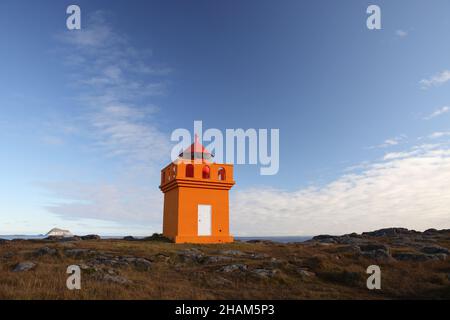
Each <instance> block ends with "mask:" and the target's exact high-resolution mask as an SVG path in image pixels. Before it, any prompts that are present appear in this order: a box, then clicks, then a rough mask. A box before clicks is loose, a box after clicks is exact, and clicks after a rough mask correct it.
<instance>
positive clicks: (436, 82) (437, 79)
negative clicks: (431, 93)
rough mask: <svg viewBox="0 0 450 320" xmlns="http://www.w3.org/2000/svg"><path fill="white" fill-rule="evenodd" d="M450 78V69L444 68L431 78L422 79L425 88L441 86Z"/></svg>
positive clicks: (421, 82)
mask: <svg viewBox="0 0 450 320" xmlns="http://www.w3.org/2000/svg"><path fill="white" fill-rule="evenodd" d="M449 80H450V70H444V71H442V72H439V73H437V74H435V75H433V76H432V77H430V78H427V79H422V80H420V82H419V83H420V84H421V86H422V88H423V89H428V88H430V87H437V86H440V85H442V84H444V83H446V82H447V81H449Z"/></svg>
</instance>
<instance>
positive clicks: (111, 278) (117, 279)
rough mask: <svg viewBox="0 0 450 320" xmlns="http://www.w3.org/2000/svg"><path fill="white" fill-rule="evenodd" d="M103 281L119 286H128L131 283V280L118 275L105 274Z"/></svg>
mask: <svg viewBox="0 0 450 320" xmlns="http://www.w3.org/2000/svg"><path fill="white" fill-rule="evenodd" d="M102 280H103V281H107V282H113V283H118V284H128V283H131V281H130V280H128V279H127V278H125V277H121V276H117V275H111V274H105V275H104V276H103V278H102Z"/></svg>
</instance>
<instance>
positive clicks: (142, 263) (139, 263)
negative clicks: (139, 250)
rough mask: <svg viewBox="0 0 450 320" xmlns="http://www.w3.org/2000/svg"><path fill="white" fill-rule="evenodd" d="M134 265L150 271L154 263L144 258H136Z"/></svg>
mask: <svg viewBox="0 0 450 320" xmlns="http://www.w3.org/2000/svg"><path fill="white" fill-rule="evenodd" d="M134 266H135V267H136V269H138V270H141V271H148V270H150V268H151V266H152V263H151V262H150V261H148V260H147V259H144V258H136V260H134Z"/></svg>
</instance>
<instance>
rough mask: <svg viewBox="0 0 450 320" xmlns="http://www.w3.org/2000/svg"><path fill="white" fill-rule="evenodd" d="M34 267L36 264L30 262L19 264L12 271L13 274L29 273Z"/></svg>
mask: <svg viewBox="0 0 450 320" xmlns="http://www.w3.org/2000/svg"><path fill="white" fill-rule="evenodd" d="M35 267H36V263H34V262H31V261H26V262H20V263H18V264H16V266H15V267H14V269H13V272H23V271H29V270H32V269H34V268H35Z"/></svg>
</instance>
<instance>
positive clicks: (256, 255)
mask: <svg viewBox="0 0 450 320" xmlns="http://www.w3.org/2000/svg"><path fill="white" fill-rule="evenodd" d="M269 257H270V256H269V255H268V254H266V253H252V254H250V256H249V258H251V259H257V260H259V259H268V258H269Z"/></svg>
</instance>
